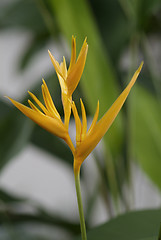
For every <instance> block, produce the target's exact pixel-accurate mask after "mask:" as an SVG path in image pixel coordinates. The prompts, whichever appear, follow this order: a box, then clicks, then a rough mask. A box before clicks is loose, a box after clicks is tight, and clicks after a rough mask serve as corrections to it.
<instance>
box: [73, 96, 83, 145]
mask: <svg viewBox="0 0 161 240" xmlns="http://www.w3.org/2000/svg"><path fill="white" fill-rule="evenodd" d="M72 111H73V115H74V118H75V126H76V144H77V146H78V145H79V144H80V142H81V128H82V125H81V121H80V118H79V115H78V111H77V108H76V106H75V103H74V101H73V102H72Z"/></svg>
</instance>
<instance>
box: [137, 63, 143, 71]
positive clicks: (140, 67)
mask: <svg viewBox="0 0 161 240" xmlns="http://www.w3.org/2000/svg"><path fill="white" fill-rule="evenodd" d="M143 65H144V61H142V62H141V64H140V66H139V68H138V70H139V72H140V71H141V69H142V67H143Z"/></svg>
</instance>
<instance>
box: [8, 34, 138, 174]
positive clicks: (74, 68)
mask: <svg viewBox="0 0 161 240" xmlns="http://www.w3.org/2000/svg"><path fill="white" fill-rule="evenodd" d="M87 51H88V45H87V42H86V39H85V40H84V43H83V46H82V48H81V51H80V53H79V56H78V58H77V60H76V42H75V38H74V37H72V53H71V60H70V65H69V68H68V70H67V67H66V61H65V58H64V59H63V62H62V63H61V64H60V65H59V63H58V62H57V61H56V60H55V58H54V57H53V56H52V55H51V53H50V51H49V55H50V58H51V61H52V63H53V65H54V67H55V70H56V73H57V75H58V78H59V82H60V86H61V94H62V103H63V108H64V118H65V120H64V123H63V122H62V120H61V117H60V115H59V113H58V111H57V109H56V107H55V105H54V103H53V100H52V98H51V95H50V92H49V89H48V87H47V85H46V83H45V81H44V80H43V84H42V95H43V99H44V103H45V106H44V105H43V104H42V103H41V102H40V101H39V100H38V99H37V98H36V96H35V95H34V94H33V93H31V92H29V94H30V96H31V98H32V99H33V100H34V101H35V102H36V104H37V105H38V106H39V108H40V109H41V110H39V109H38V108H37V107H36V106H35V105H34V104H33V103H32V102H31V101H30V100H28V103H29V105H30V107H31V108H29V107H26V106H24V105H23V104H21V103H18V102H16V101H15V100H13V99H11V98H9V99H10V100H11V102H12V103H13V104H14V105H15V106H16V107H17V108H18V109H19V110H20V111H21V112H22V113H23V114H25V115H26V116H27V117H29V118H30V119H31V120H33V121H34V122H35V123H37V124H38V125H40V126H41V127H42V128H44V129H46V130H47V131H49V132H51V133H52V134H54V135H56V136H58V137H60V138H62V139H64V141H65V142H66V143H67V144H68V146H69V147H70V149H71V151H72V153H73V156H74V173H75V174H76V175H77V174H78V173H79V170H80V167H81V165H82V163H83V161H84V160H85V158H86V157H87V156H88V155H89V154H90V153H91V151H92V150H93V149H94V148H95V147H96V145H97V144H98V142H99V141H100V140H101V138H102V137H103V136H104V135H105V133H106V132H107V130H108V129H109V127H110V126H111V124H112V123H113V121H114V119H115V118H116V116H117V114H118V113H119V111H120V109H121V107H122V105H123V104H124V102H125V100H126V98H127V96H128V94H129V92H130V90H131V88H132V86H133V85H134V83H135V81H136V79H137V77H138V75H139V73H140V71H141V69H142V66H143V62H142V63H141V64H140V66H139V68H138V69H137V71H136V72H135V73H134V75H133V77H132V79H131V81H130V83H129V84H128V86H127V87H126V88H125V90H124V91H123V92H122V93H121V94H120V96H119V97H118V98H117V99H116V101H115V102H114V103H113V105H112V106H111V108H110V109H109V110H108V111H107V112H106V113H105V115H104V116H103V117H102V118H101V119H100V120H99V121H98V122H97V119H98V114H99V101H98V104H97V108H96V112H95V115H94V118H93V121H92V124H91V127H90V128H89V130H88V131H87V117H86V111H85V107H84V104H83V101H82V100H81V99H80V102H81V111H82V122H81V120H80V118H79V115H78V112H77V108H76V106H75V103H74V101H72V94H73V92H74V90H75V89H76V87H77V85H78V83H79V81H80V78H81V75H82V73H83V69H84V65H85V61H86V56H87ZM71 108H72V111H73V114H74V118H75V125H76V147H74V145H73V143H72V141H71V138H70V136H69V132H68V125H69V120H70V115H71Z"/></svg>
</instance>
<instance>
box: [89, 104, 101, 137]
mask: <svg viewBox="0 0 161 240" xmlns="http://www.w3.org/2000/svg"><path fill="white" fill-rule="evenodd" d="M98 114H99V101H98V103H97V108H96V112H95V115H94V118H93V121H92V123H91V126H90V128H89V130H88V133H87V134H90V133H91V132H92V131H93V129H94V127H95V126H96V123H97V119H98Z"/></svg>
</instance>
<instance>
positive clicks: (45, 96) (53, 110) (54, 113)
mask: <svg viewBox="0 0 161 240" xmlns="http://www.w3.org/2000/svg"><path fill="white" fill-rule="evenodd" d="M46 87H47V86H46ZM46 87H45V85H44V84H42V86H41V88H42V95H43V99H44V102H45V105H46V108H47V110H48V112H49V116H51V117H53V118H57V119H59V120H60V121H61V118H60V115H59V113H58V112H57V110H56V108H55V106H54V103H53V101H52V99H50V97H51V96H50V95H49V94H50V93H49V91H47V89H46ZM51 101H52V102H51ZM53 107H54V108H53Z"/></svg>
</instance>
